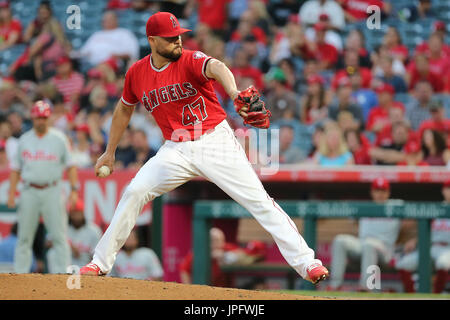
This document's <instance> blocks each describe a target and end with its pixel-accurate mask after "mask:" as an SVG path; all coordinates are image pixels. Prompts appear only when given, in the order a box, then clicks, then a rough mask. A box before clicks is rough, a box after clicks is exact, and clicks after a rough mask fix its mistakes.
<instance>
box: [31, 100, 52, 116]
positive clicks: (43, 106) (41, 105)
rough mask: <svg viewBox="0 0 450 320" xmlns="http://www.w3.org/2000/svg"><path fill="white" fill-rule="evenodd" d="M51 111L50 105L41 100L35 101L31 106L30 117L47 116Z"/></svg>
mask: <svg viewBox="0 0 450 320" xmlns="http://www.w3.org/2000/svg"><path fill="white" fill-rule="evenodd" d="M51 113H52V112H51V108H50V105H49V104H48V103H47V102H45V101H42V100H39V101H37V102H35V104H34V105H33V106H32V107H31V117H32V118H48V117H50V114H51Z"/></svg>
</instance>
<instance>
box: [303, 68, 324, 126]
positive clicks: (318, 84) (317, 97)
mask: <svg viewBox="0 0 450 320" xmlns="http://www.w3.org/2000/svg"><path fill="white" fill-rule="evenodd" d="M331 98H332V95H331V92H330V91H329V90H326V89H325V81H324V79H323V78H322V77H321V76H320V75H317V74H315V75H311V76H309V77H308V87H307V91H306V94H305V95H303V96H302V98H301V101H300V121H301V122H302V123H304V124H308V125H309V124H314V123H317V122H320V121H322V120H324V119H326V118H327V117H328V105H329V104H330V102H331Z"/></svg>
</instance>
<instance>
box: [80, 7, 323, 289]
mask: <svg viewBox="0 0 450 320" xmlns="http://www.w3.org/2000/svg"><path fill="white" fill-rule="evenodd" d="M146 31H147V36H148V42H149V44H150V47H151V52H152V53H151V54H150V55H148V56H146V57H144V58H143V59H141V60H139V61H137V62H136V63H134V64H133V65H132V66H131V67H130V69H129V70H128V72H127V74H126V77H125V84H124V90H123V95H122V98H121V99H120V101H119V102H118V104H117V107H116V109H115V111H114V115H113V120H112V125H111V130H110V135H109V141H108V145H107V148H106V151H105V153H104V154H103V155H102V156H101V157H100V158H99V159H98V160H97V163H96V166H95V170H96V174H97V175H98V172H99V169H100V167H102V166H107V167H109V168H110V171H111V172H112V171H113V169H114V154H115V150H116V147H117V144H118V142H119V140H120V137H121V136H122V133H123V132H124V130H125V128H126V127H127V125H128V123H129V121H130V117H131V115H132V114H133V110H134V107H135V105H136V104H137V103H139V102H141V103H142V105H143V106H144V107H145V108H146V109H147V110H148V112H150V113H151V114H152V115H153V117H154V119H155V121H156V123H157V124H158V125H159V127H160V128H161V131H162V133H163V135H164V138H165V139H166V142H165V143H164V145H163V146H162V147H161V148H160V149H159V151H158V153H157V154H156V155H155V156H154V157H152V158H151V159H150V160H149V161H147V162H146V163H145V164H144V165H143V166H142V167H141V168H140V170H139V171H138V173H137V174H136V176H135V177H134V178H133V179H132V181H131V182H130V184H129V185H128V187H127V189H126V191H125V192H124V194H123V196H122V198H121V199H120V201H119V204H118V206H117V208H116V211H115V213H114V217H113V219H112V221H111V224H110V225H109V227H108V229H107V230H106V232H105V233H104V235H103V237H102V238H101V239H100V241H99V243H98V245H97V247H96V249H95V252H94V257H93V261H92V263H90V264H88V265H86V266H85V267H84V268H82V269H81V270H80V272H81V274H92V275H103V274H106V273H108V272H110V271H111V268H112V266H113V264H114V261H115V259H116V254H117V252H118V251H119V249H120V248H121V247H122V245H123V244H124V242H125V240H126V239H127V237H128V235H129V233H130V231H131V229H132V228H133V226H134V225H135V223H136V218H137V216H138V214H139V213H140V211H141V210H142V207H143V206H144V205H145V204H146V203H147V202H148V201H151V200H152V199H154V198H155V197H158V196H160V195H162V194H164V193H166V192H169V191H171V190H173V189H174V188H176V187H178V186H180V185H181V184H183V183H185V182H187V181H189V180H190V179H192V178H194V177H197V176H201V177H204V178H205V179H207V180H209V181H211V182H213V183H215V184H216V185H217V186H218V187H220V188H221V189H222V190H223V191H224V192H226V193H227V194H228V195H229V196H230V197H231V198H233V199H234V200H235V201H237V202H238V203H239V204H241V205H242V206H243V207H245V208H246V209H247V210H248V211H249V212H250V213H251V214H252V215H253V216H254V217H255V218H256V219H257V221H258V222H259V223H260V224H261V225H262V226H263V227H264V228H265V229H266V230H267V231H268V232H269V233H270V234H271V235H272V237H273V238H274V240H275V242H276V243H277V245H278V247H279V249H280V251H281V253H282V255H283V256H284V258H285V259H286V260H287V262H288V263H289V264H290V265H291V266H292V267H293V268H294V269H295V270H296V271H297V272H298V273H299V274H300V275H301V276H302V277H303V278H304V279H307V280H309V281H311V282H313V283H317V282H318V281H320V280H323V279H325V278H326V277H327V276H328V270H327V269H326V268H325V267H323V266H322V263H321V261H320V260H317V259H315V258H314V251H313V250H312V249H311V248H309V247H308V245H307V244H306V242H305V241H304V239H303V238H302V236H301V235H300V234H299V232H298V230H297V228H296V226H295V224H294V223H293V222H292V220H291V219H290V218H289V216H288V215H287V214H286V213H285V212H284V211H283V209H281V208H280V206H279V205H278V204H277V203H275V201H274V200H273V199H272V198H271V197H269V195H268V194H267V192H266V191H265V190H264V187H263V185H262V184H261V182H260V180H259V178H258V176H257V175H256V173H255V171H254V170H253V168H252V166H251V164H250V163H249V162H248V160H247V157H246V155H245V152H244V150H243V149H242V147H241V145H240V144H239V143H238V141H237V139H236V137H235V136H234V134H233V131H232V129H231V128H230V126H229V125H228V123H227V121H226V120H225V118H226V113H225V111H224V110H223V108H222V107H221V106H220V104H219V102H218V100H217V97H216V95H215V92H214V89H213V85H212V82H213V81H218V82H219V83H220V84H221V85H222V86H223V88H224V89H225V91H226V92H227V94H228V95H229V96H230V98H231V99H233V101H234V103H235V106H236V111H237V112H238V113H239V114H240V115H241V117H242V118H243V120H244V123H246V124H250V125H252V126H255V127H257V128H268V127H269V124H270V121H269V118H270V111H268V110H267V109H266V107H265V104H264V102H263V101H262V100H261V99H260V96H259V94H258V92H257V90H256V89H254V88H249V89H247V90H244V91H238V90H237V87H236V82H235V79H234V76H233V74H232V73H231V71H230V70H229V69H228V68H227V67H226V66H225V64H224V63H222V62H221V61H219V60H216V59H214V58H212V57H209V56H207V55H205V54H204V53H202V52H200V51H189V50H184V49H183V48H182V43H181V37H180V34H182V33H184V32H188V31H190V30H188V29H183V28H181V27H180V25H179V23H178V20H177V19H176V18H175V16H174V15H172V14H171V13H167V12H158V13H156V14H154V15H152V16H151V17H150V18H149V19H148V21H147V25H146Z"/></svg>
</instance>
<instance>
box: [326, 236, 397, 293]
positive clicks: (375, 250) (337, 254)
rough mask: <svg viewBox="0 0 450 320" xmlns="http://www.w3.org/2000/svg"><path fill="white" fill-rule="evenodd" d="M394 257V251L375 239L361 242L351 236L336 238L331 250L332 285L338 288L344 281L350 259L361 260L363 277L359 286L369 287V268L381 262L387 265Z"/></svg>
mask: <svg viewBox="0 0 450 320" xmlns="http://www.w3.org/2000/svg"><path fill="white" fill-rule="evenodd" d="M391 257H392V250H390V249H389V248H388V247H387V246H386V244H385V243H384V242H383V241H381V240H379V239H375V238H367V239H364V240H361V239H360V238H358V237H355V236H353V235H350V234H340V235H338V236H336V238H335V239H334V240H333V243H332V249H331V276H330V285H331V286H332V287H333V288H338V287H339V286H341V285H342V283H343V281H344V275H345V269H346V267H347V260H348V258H351V259H359V258H360V259H361V276H360V280H359V286H360V287H361V288H366V287H367V279H368V277H369V276H370V273H368V268H369V267H370V266H372V265H378V263H379V262H381V263H383V264H386V263H388V262H389V260H390V259H391Z"/></svg>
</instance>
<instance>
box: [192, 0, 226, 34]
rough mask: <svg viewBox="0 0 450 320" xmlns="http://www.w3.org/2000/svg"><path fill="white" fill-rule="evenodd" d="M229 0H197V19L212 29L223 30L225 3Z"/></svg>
mask: <svg viewBox="0 0 450 320" xmlns="http://www.w3.org/2000/svg"><path fill="white" fill-rule="evenodd" d="M229 1H230V0H197V3H198V21H199V22H200V23H204V24H206V25H208V26H209V27H210V28H211V29H213V30H223V29H224V27H225V23H226V21H227V4H228V2H229Z"/></svg>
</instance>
